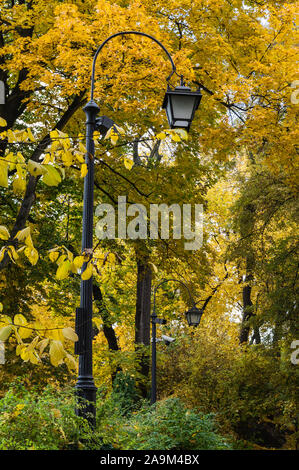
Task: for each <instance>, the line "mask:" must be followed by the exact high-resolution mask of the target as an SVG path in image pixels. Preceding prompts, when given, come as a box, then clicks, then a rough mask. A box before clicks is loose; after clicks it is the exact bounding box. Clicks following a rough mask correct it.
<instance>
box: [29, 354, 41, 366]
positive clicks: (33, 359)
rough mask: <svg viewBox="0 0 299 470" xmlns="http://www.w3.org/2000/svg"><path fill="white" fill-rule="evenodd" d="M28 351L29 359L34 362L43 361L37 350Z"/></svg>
mask: <svg viewBox="0 0 299 470" xmlns="http://www.w3.org/2000/svg"><path fill="white" fill-rule="evenodd" d="M28 352H29V361H30V362H31V363H32V364H39V363H40V362H41V360H40V358H39V356H38V354H37V352H36V351H28Z"/></svg>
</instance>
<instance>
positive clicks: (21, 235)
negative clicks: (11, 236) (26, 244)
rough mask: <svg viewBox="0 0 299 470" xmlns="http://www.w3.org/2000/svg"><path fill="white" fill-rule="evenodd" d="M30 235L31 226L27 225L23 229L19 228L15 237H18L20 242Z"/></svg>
mask: <svg viewBox="0 0 299 470" xmlns="http://www.w3.org/2000/svg"><path fill="white" fill-rule="evenodd" d="M29 235H30V227H26V228H23V230H19V231H18V233H17V234H16V236H15V238H17V239H18V240H19V242H22V241H23V240H25V239H26V238H27V237H29Z"/></svg>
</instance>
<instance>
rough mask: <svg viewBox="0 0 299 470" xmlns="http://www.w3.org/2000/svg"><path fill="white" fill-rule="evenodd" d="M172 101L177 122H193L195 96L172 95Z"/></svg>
mask: <svg viewBox="0 0 299 470" xmlns="http://www.w3.org/2000/svg"><path fill="white" fill-rule="evenodd" d="M170 100H171V101H172V109H173V118H174V120H175V121H177V120H180V121H184V120H189V121H190V120H191V117H192V113H193V108H194V101H195V97H194V96H186V95H181V96H180V95H179V94H177V95H171V96H170Z"/></svg>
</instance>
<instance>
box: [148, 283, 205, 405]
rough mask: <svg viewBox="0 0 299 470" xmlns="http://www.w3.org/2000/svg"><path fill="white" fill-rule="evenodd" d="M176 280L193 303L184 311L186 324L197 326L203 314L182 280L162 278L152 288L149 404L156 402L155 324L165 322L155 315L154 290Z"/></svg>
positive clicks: (163, 323)
mask: <svg viewBox="0 0 299 470" xmlns="http://www.w3.org/2000/svg"><path fill="white" fill-rule="evenodd" d="M170 281H172V282H178V283H180V284H181V285H182V286H184V287H185V288H186V289H187V291H188V294H189V298H190V301H191V303H192V304H193V306H192V307H191V308H190V309H189V310H187V312H186V313H185V315H186V319H187V322H188V325H189V326H198V325H199V323H200V320H201V317H202V314H203V311H202V310H199V309H198V308H197V307H196V305H195V302H194V300H193V298H192V295H191V292H190V290H189V288H188V287H187V286H186V284H185V283H184V282H182V281H179V280H178V279H164V280H163V281H161V282H160V283H159V284H158V285H157V286H156V287H155V289H154V304H153V313H152V315H151V318H152V384H151V404H154V403H156V399H157V381H156V375H157V347H156V346H157V345H156V342H157V340H156V325H157V324H160V325H165V323H166V320H164V319H163V318H158V317H157V314H156V292H157V290H158V289H159V287H160V286H161V285H162V284H165V283H166V282H170Z"/></svg>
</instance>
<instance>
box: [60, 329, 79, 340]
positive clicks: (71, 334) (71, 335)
mask: <svg viewBox="0 0 299 470" xmlns="http://www.w3.org/2000/svg"><path fill="white" fill-rule="evenodd" d="M62 334H63V336H64V337H65V338H66V339H69V340H70V341H73V342H74V343H75V342H76V341H78V335H77V333H76V332H75V331H74V330H73V328H71V327H66V328H63V330H62Z"/></svg>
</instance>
